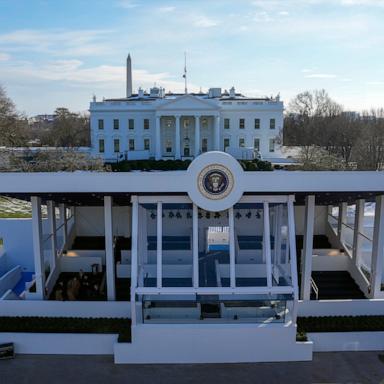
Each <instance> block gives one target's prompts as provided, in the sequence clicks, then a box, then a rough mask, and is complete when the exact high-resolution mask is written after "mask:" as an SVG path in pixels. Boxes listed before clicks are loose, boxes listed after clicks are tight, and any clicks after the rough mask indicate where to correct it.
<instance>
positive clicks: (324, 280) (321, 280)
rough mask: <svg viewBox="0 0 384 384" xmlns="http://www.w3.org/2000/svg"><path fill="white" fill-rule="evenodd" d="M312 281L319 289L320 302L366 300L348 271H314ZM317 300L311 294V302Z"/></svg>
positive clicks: (312, 293)
mask: <svg viewBox="0 0 384 384" xmlns="http://www.w3.org/2000/svg"><path fill="white" fill-rule="evenodd" d="M312 279H313V280H314V282H315V284H316V285H317V287H318V289H319V297H318V298H319V300H342V299H365V296H364V294H363V292H362V291H361V290H360V288H359V287H358V285H357V284H356V283H355V281H354V280H353V279H352V277H351V275H350V274H349V273H348V272H347V271H313V272H312ZM315 299H316V297H315V294H314V292H311V300H315Z"/></svg>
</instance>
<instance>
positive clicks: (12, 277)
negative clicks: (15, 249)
mask: <svg viewBox="0 0 384 384" xmlns="http://www.w3.org/2000/svg"><path fill="white" fill-rule="evenodd" d="M20 279H21V267H20V266H19V265H18V266H16V267H14V268H12V269H11V270H10V271H8V272H7V273H5V274H4V275H3V276H1V277H0V297H1V296H3V295H4V293H5V292H7V291H8V289H13V288H14V286H15V285H16V284H17V283H18V282H19V280H20Z"/></svg>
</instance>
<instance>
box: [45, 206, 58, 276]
mask: <svg viewBox="0 0 384 384" xmlns="http://www.w3.org/2000/svg"><path fill="white" fill-rule="evenodd" d="M47 211H48V212H47V213H48V226H49V235H50V242H51V258H50V261H49V267H50V271H51V272H52V271H53V270H54V269H55V267H56V257H57V234H56V212H55V203H54V202H53V201H52V200H49V201H47Z"/></svg>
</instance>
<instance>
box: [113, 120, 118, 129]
mask: <svg viewBox="0 0 384 384" xmlns="http://www.w3.org/2000/svg"><path fill="white" fill-rule="evenodd" d="M113 129H119V119H113Z"/></svg>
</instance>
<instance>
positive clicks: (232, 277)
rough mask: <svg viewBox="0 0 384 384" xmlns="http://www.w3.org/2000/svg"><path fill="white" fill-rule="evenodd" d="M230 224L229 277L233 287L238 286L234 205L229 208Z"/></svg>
mask: <svg viewBox="0 0 384 384" xmlns="http://www.w3.org/2000/svg"><path fill="white" fill-rule="evenodd" d="M228 225H229V277H230V285H231V288H235V287H236V264H235V263H236V253H235V220H234V215H233V207H231V208H229V209H228Z"/></svg>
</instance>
